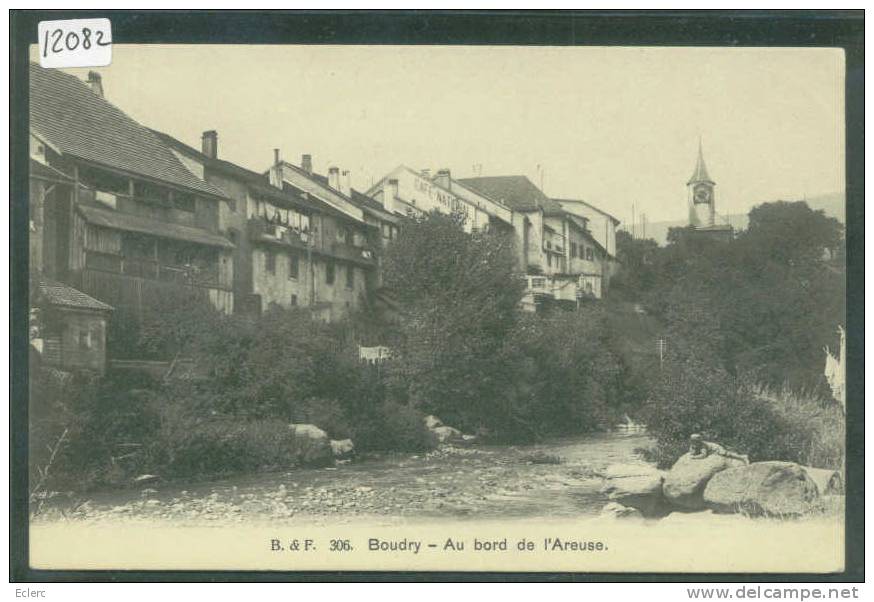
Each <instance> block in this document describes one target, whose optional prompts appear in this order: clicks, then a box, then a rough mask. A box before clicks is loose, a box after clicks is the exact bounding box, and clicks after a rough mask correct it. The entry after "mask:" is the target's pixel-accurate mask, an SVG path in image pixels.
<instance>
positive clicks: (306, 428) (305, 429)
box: [288, 423, 328, 440]
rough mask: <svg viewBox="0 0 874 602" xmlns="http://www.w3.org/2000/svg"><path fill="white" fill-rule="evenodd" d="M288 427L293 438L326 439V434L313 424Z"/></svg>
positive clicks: (293, 424) (290, 425)
mask: <svg viewBox="0 0 874 602" xmlns="http://www.w3.org/2000/svg"><path fill="white" fill-rule="evenodd" d="M288 427H289V428H290V429H291V430H292V432H293V433H294V436H295V437H307V438H309V439H325V440H327V439H328V433H326V432H325V431H323V430H322V429H320V428H319V427H317V426H316V425H315V424H299V423H298V424H295V423H292V424H289V425H288Z"/></svg>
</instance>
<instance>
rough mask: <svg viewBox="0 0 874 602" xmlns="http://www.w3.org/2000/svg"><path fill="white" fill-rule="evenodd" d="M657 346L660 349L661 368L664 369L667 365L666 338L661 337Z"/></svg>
mask: <svg viewBox="0 0 874 602" xmlns="http://www.w3.org/2000/svg"><path fill="white" fill-rule="evenodd" d="M657 346H658V350H659V370H662V369H663V368H664V365H665V351H666V349H667V343H666V342H665V340H664V339H659V340H658V344H657Z"/></svg>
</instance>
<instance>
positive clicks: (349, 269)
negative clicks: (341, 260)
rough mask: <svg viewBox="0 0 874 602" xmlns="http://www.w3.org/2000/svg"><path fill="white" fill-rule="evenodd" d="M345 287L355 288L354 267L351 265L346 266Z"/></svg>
mask: <svg viewBox="0 0 874 602" xmlns="http://www.w3.org/2000/svg"><path fill="white" fill-rule="evenodd" d="M346 288H355V268H354V267H353V266H352V265H347V266H346Z"/></svg>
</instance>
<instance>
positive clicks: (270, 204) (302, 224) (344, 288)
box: [156, 130, 378, 320]
mask: <svg viewBox="0 0 874 602" xmlns="http://www.w3.org/2000/svg"><path fill="white" fill-rule="evenodd" d="M156 135H158V136H159V137H160V138H161V140H162V141H163V142H164V143H165V144H167V145H168V146H170V148H172V150H173V152H174V153H175V154H176V155H177V157H178V158H179V160H180V161H182V163H184V164H185V165H186V166H187V167H188V169H189V170H190V171H191V172H192V173H193V174H195V175H196V176H197V177H198V178H201V179H202V180H204V181H205V182H207V183H209V184H210V185H212V186H215V187H216V188H218V189H220V190H222V191H223V193H224V194H225V195H226V196H227V197H228V198H229V199H230V203H228V204H227V205H226V206H225V207H224V208H223V209H222V211H221V213H220V216H219V230H220V231H221V232H223V233H224V234H226V235H227V237H228V238H229V239H230V240H232V241H233V243H234V249H235V250H234V255H233V262H234V283H233V288H234V291H235V296H236V299H237V309H238V311H240V312H254V313H260V312H262V311H265V310H267V309H268V308H270V307H271V306H279V307H284V308H291V307H307V308H310V309H311V310H313V311H314V312H315V313H316V314H317V315H318V316H319V317H321V318H322V319H325V320H335V319H338V318H340V317H342V316H343V315H345V314H346V313H347V312H349V311H350V310H354V309H357V308H359V307H361V306H362V304H363V303H366V297H367V290H368V284H369V282H370V280H371V279H372V278H373V273H374V271H375V267H376V259H375V254H374V253H373V240H374V239H375V238H376V236H377V232H378V230H377V229H376V228H375V227H371V226H369V225H368V224H367V223H366V222H365V220H364V219H363V214H362V212H361V210H360V209H358V208H357V207H356V206H354V205H353V204H352V203H351V202H349V200H348V198H346V197H345V195H343V194H341V193H339V192H338V191H333V190H332V189H330V187H329V186H328V184H327V179H325V180H324V181H322V180H321V179H320V178H319V177H317V176H316V175H314V174H307V175H306V176H303V177H294V176H295V175H299V174H298V172H299V171H300V170H301V168H298V167H296V166H291V165H290V164H288V163H287V162H285V161H280V160H279V157H278V151H277V156H276V157H275V159H276V161H275V165H274V166H273V167H272V168H271V170H270V171H269V172H268V173H266V174H262V173H257V172H254V171H251V170H249V169H246V168H244V167H241V166H239V165H236V164H234V163H231V162H229V161H225V160H223V159H220V158H219V145H218V133H217V132H216V131H214V130H210V131H206V132H204V133H203V136H202V139H201V148H200V150H198V149H195V148H193V147H191V146H189V145H187V144H185V143H183V142H181V141H179V140H177V139H175V138H173V137H171V136H169V135H167V134H162V133H158V132H156Z"/></svg>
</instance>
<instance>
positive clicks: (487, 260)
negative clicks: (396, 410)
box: [384, 213, 522, 430]
mask: <svg viewBox="0 0 874 602" xmlns="http://www.w3.org/2000/svg"><path fill="white" fill-rule="evenodd" d="M462 224H463V216H460V215H459V214H453V215H448V216H447V215H443V214H440V213H430V214H426V215H423V216H419V217H416V218H411V219H409V220H408V222H407V223H405V224H404V227H403V228H402V229H401V232H400V235H399V237H398V239H397V240H395V241H394V242H393V243H392V245H391V246H390V247H389V248H388V250H387V253H386V256H385V262H384V266H385V269H384V274H385V286H386V287H387V288H388V289H390V290H391V291H392V295H393V296H394V297H395V298H396V299H397V300H398V301H399V302H400V303H401V306H402V307H403V311H402V315H401V318H400V321H399V337H398V340H397V341H396V342H395V359H394V360H393V361H392V362H391V363H390V364H389V365H388V366H387V370H386V374H387V384H388V399H389V400H391V401H394V402H396V403H401V404H408V405H411V406H412V407H416V408H419V409H421V410H422V411H423V412H424V413H428V414H437V415H439V416H440V417H441V418H442V419H443V420H444V421H446V423H447V424H452V425H454V426H456V427H457V428H461V429H462V430H473V429H476V428H478V427H480V426H481V425H482V422H483V421H484V420H486V419H487V414H489V413H493V411H492V409H491V407H490V406H491V405H492V403H493V402H494V400H496V399H497V398H499V397H500V396H501V387H502V384H503V380H504V379H503V375H504V374H506V372H505V368H506V366H505V365H503V364H502V363H501V358H500V357H499V352H500V349H501V347H502V344H503V340H504V339H505V337H506V336H507V334H508V332H509V330H510V329H511V328H512V325H513V323H514V320H515V315H516V311H517V306H518V303H519V300H520V299H521V294H522V281H521V279H520V278H517V277H516V274H515V273H514V266H515V259H514V253H513V241H512V238H511V237H509V236H507V235H503V234H499V233H495V232H491V231H489V232H473V233H466V232H465V231H464V229H463V226H462Z"/></svg>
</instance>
